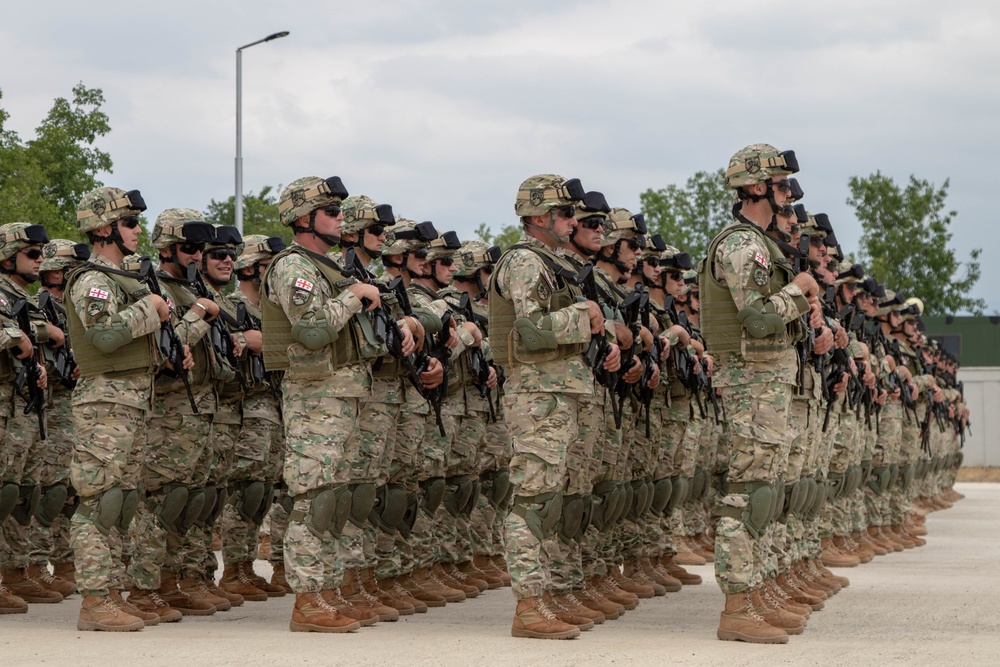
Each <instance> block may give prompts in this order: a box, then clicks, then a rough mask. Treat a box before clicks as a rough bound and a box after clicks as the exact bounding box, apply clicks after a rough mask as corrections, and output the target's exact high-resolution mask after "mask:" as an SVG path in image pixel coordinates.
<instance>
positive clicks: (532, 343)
mask: <svg viewBox="0 0 1000 667" xmlns="http://www.w3.org/2000/svg"><path fill="white" fill-rule="evenodd" d="M542 319H543V320H545V319H546V318H542ZM514 329H516V330H517V335H518V336H519V337H520V339H521V345H523V346H524V348H525V349H526V350H528V351H529V352H535V351H536V350H554V349H556V348H557V347H558V343H556V335H555V334H554V333H552V332H551V331H546V330H545V329H539V328H538V327H537V326H535V324H534V323H533V322H532V321H531V320H529V319H528V318H527V317H519V318H518V319H516V320H514Z"/></svg>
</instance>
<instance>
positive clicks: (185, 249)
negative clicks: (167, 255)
mask: <svg viewBox="0 0 1000 667" xmlns="http://www.w3.org/2000/svg"><path fill="white" fill-rule="evenodd" d="M177 249H178V250H180V251H181V252H182V253H184V254H185V255H197V254H198V253H199V252H203V251H204V250H205V244H204V243H191V242H189V241H185V242H183V243H178V244H177Z"/></svg>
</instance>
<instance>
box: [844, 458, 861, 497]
mask: <svg viewBox="0 0 1000 667" xmlns="http://www.w3.org/2000/svg"><path fill="white" fill-rule="evenodd" d="M849 474H850V487H849V490H848V492H847V493H848V495H853V494H854V493H855V492H857V490H858V489H860V488H861V484H862V482H864V479H865V471H864V468H862V467H861V466H860V465H856V466H852V467H851V469H850V471H849Z"/></svg>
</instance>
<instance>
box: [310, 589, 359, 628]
mask: <svg viewBox="0 0 1000 667" xmlns="http://www.w3.org/2000/svg"><path fill="white" fill-rule="evenodd" d="M319 594H320V597H322V598H323V600H324V601H325V602H326V603H327V604H329V605H330V606H331V607H333V608H334V609H336V610H337V613H339V614H343V615H344V616H347V617H348V618H352V619H354V620H355V621H357V622H358V623H360V624H361V626H362V627H366V626H369V625H374V624H375V623H377V622H378V614H376V613H375V612H373V611H371V610H368V609H361V608H359V607H355V606H354V605H352V604H351V603H350V602H348V601H347V600H346V599H345V598H344V596H343V595H342V594H341V592H340V589H339V588H324V589H323V590H321V591H320V592H319ZM296 599H298V598H297V597H296Z"/></svg>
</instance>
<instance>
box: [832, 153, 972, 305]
mask: <svg viewBox="0 0 1000 667" xmlns="http://www.w3.org/2000/svg"><path fill="white" fill-rule="evenodd" d="M948 185H949V182H948V180H945V182H944V184H943V185H942V186H941V187H940V188H938V187H936V186H935V185H934V184H933V183H930V182H928V181H925V180H920V179H917V178H916V177H915V176H913V175H911V176H910V180H909V183H907V185H906V187H905V188H901V187H900V186H898V185H897V184H896V183H895V181H894V180H893V179H892V178H889V177H888V176H884V175H882V173H881V172H878V171H877V172H875V173H874V174H872V175H870V176H867V177H865V178H858V177H857V176H854V177H852V178H851V180H850V181H849V182H848V187H849V188H850V190H851V196H850V197H849V198H848V199H847V203H848V204H849V205H850V206H853V207H854V210H855V215H857V217H858V220H860V221H861V227H862V233H861V245H860V248H859V252H858V258H859V260H860V262H861V264H863V265H864V266H865V268H866V270H867V271H868V272H869V273H870V274H871V275H873V276H874V277H875V278H876V279H877V280H878V281H879V282H881V283H884V284H885V285H886V286H888V287H889V288H890V289H894V290H897V291H898V290H901V289H902V290H906V293H907V294H909V295H910V296H916V297H919V298H920V299H921V300H922V301H923V302H924V313H925V314H928V315H947V314H953V313H956V312H971V313H973V314H975V315H981V314H982V312H983V308H985V307H986V302H985V300H983V299H973V298H971V297H969V296H968V294H969V292H970V291H971V290H972V287H973V286H974V285H975V284H976V282H977V281H978V280H979V277H980V275H981V270H980V265H979V257H980V255H981V254H982V249H981V248H975V249H973V250H972V251H971V252H970V253H969V260H968V261H967V262H965V267H964V275H961V276H960V275H959V274H960V272H961V271H962V262H960V261H958V259H957V258H956V257H955V251H954V250H953V249H951V248H949V247H948V243H949V242H950V241H951V237H952V234H951V232H950V231H949V226H950V225H951V221H952V218H954V217H955V215H957V214H956V212H955V211H945V199H946V198H947V196H948Z"/></svg>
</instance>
